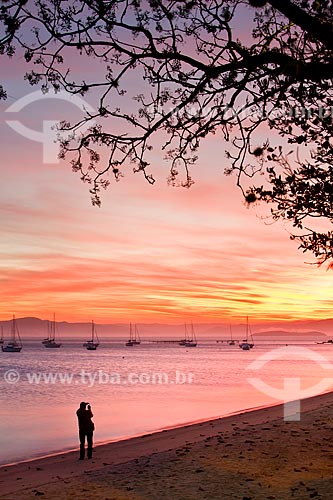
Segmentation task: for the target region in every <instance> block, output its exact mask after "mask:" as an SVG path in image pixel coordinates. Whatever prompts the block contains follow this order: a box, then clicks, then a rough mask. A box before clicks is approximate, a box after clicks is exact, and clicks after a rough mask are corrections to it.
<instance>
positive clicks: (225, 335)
mask: <svg viewBox="0 0 333 500" xmlns="http://www.w3.org/2000/svg"><path fill="white" fill-rule="evenodd" d="M323 321H326V320H323ZM327 321H328V322H332V324H333V320H327ZM16 323H17V326H18V328H19V331H20V334H21V335H22V336H23V337H42V338H44V337H46V336H47V335H48V325H49V323H50V322H49V320H44V319H40V318H35V317H23V318H17V319H16ZM313 323H314V324H317V323H318V321H313ZM95 324H96V328H97V332H98V335H99V336H100V337H124V338H127V336H128V335H129V323H127V324H126V323H111V324H98V323H95ZM324 324H325V325H327V324H328V323H327V322H326V323H324ZM329 324H330V323H329ZM137 325H138V328H139V331H140V334H141V336H142V337H145V338H146V339H148V338H151V339H154V338H159V339H162V338H164V339H167V338H172V337H176V338H182V337H183V336H184V324H183V323H181V324H162V323H137ZM306 325H307V328H306V327H305V326H306ZM0 326H2V327H3V330H4V335H5V337H8V335H9V333H10V328H11V320H6V321H0ZM194 326H195V331H196V334H197V336H204V337H206V338H216V339H220V340H223V339H229V338H230V335H231V333H230V325H229V323H198V324H195V325H194ZM265 326H266V328H265ZM311 326H312V325H311V320H309V321H307V322H304V321H303V322H302V329H299V330H297V329H296V323H295V322H291V324H290V328H288V327H289V324H286V322H280V323H279V322H275V323H269V324H268V325H267V324H266V325H264V324H262V323H261V324H260V323H257V324H251V331H252V333H253V335H254V336H255V337H261V338H263V337H267V338H270V339H271V338H272V337H274V338H289V339H290V338H292V337H293V338H295V340H297V339H301V338H306V339H307V340H327V337H328V336H329V335H330V333H329V332H328V333H325V332H323V331H320V330H316V329H314V328H313V327H312V328H311ZM56 329H57V332H58V334H59V336H60V337H74V338H75V337H76V338H86V337H87V338H89V336H90V333H91V323H90V322H79V323H70V322H67V321H59V322H57V321H56ZM245 332H246V324H245V323H240V324H236V325H233V326H232V336H233V338H234V339H238V340H240V339H242V338H243V337H244V336H245Z"/></svg>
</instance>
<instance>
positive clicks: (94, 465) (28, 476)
mask: <svg viewBox="0 0 333 500" xmlns="http://www.w3.org/2000/svg"><path fill="white" fill-rule="evenodd" d="M330 405H331V406H332V407H333V393H332V392H328V393H324V394H320V395H317V396H313V397H311V398H307V399H304V400H302V401H301V420H300V421H295V422H284V421H283V404H278V405H272V406H269V407H261V408H259V409H254V410H252V409H250V410H249V411H245V412H242V413H237V414H232V415H229V416H225V417H222V418H217V419H210V420H206V421H204V422H202V421H200V422H196V423H192V424H189V425H185V426H184V425H182V426H179V427H176V428H171V429H164V430H160V431H156V432H153V433H148V434H144V435H141V436H137V437H132V438H129V439H124V440H121V441H112V442H107V443H104V444H99V445H98V446H96V447H95V449H94V454H93V459H92V460H89V461H88V460H84V461H79V460H78V451H77V449H76V450H73V451H68V452H65V453H57V454H56V455H48V456H47V457H43V458H37V459H33V460H29V461H24V462H19V463H16V464H13V465H7V466H1V467H0V491H1V495H0V498H4V499H8V500H9V499H10V500H11V499H13V498H14V497H16V498H20V500H21V499H22V500H26V499H30V498H34V496H35V495H36V494H37V493H36V492H38V491H40V490H42V491H41V494H45V493H44V491H47V492H49V493H48V496H47V498H48V499H49V498H50V499H53V498H54V499H57V498H58V499H61V498H66V499H67V498H68V499H69V498H73V499H74V498H76V497H75V496H72V497H71V496H70V495H67V494H66V495H67V496H61V495H62V493H61V491H60V492H59V488H61V490H62V489H63V488H67V489H70V488H74V490H75V491H76V489H77V487H78V486H77V485H78V484H81V483H82V481H83V482H84V483H85V482H87V481H88V483H89V484H90V482H91V479H92V478H93V477H96V478H98V481H97V482H98V484H99V488H102V487H106V486H105V485H103V486H102V484H100V483H103V481H104V479H105V478H106V477H107V476H109V475H110V477H111V478H113V477H114V476H113V474H118V473H119V474H120V472H118V471H122V470H123V469H124V470H126V471H127V472H126V474H125V476H126V477H131V478H132V480H133V481H134V483H135V484H137V481H138V480H139V479H141V480H143V479H144V474H146V473H147V474H148V475H149V468H148V469H147V470H146V469H142V470H141V472H140V474H141V475H140V476H138V475H134V476H133V464H134V465H135V467H137V466H140V464H141V465H142V463H143V462H144V463H146V462H147V461H148V462H158V463H159V467H160V468H162V467H166V466H168V467H171V466H172V464H173V466H174V467H175V469H173V472H172V474H173V475H175V474H177V473H178V471H180V472H181V471H182V468H183V465H182V461H183V460H184V461H186V460H185V458H184V459H183V458H180V457H183V456H187V453H188V452H187V451H186V450H188V449H190V448H191V447H192V448H198V450H199V451H198V452H196V454H195V455H194V454H193V458H192V461H193V460H199V459H198V458H197V457H204V456H205V453H208V452H209V451H210V450H211V448H210V446H212V445H210V444H208V443H210V442H215V441H216V443H217V444H216V446H217V445H218V443H221V442H225V441H228V439H230V443H227V444H224V445H223V444H221V445H220V446H221V450H223V451H224V452H225V451H226V450H231V449H232V448H229V447H228V448H226V447H227V446H231V447H233V448H234V450H237V449H238V453H240V458H241V459H242V461H241V462H240V461H238V462H237V467H238V469H239V468H241V466H243V467H244V466H245V458H246V456H245V455H244V452H245V450H246V448H248V447H250V448H251V446H252V445H251V443H252V440H251V436H253V435H254V431H255V433H257V435H258V436H259V437H260V439H258V442H259V443H261V444H260V446H261V447H262V446H264V447H265V446H267V451H265V452H264V453H265V455H266V456H267V457H266V460H268V461H269V463H270V462H271V461H274V460H276V456H278V455H277V454H276V453H274V455H272V457H270V456H269V454H270V453H273V452H275V451H276V450H274V446H272V444H270V442H271V441H274V437H272V435H271V434H270V432H268V425H272V424H273V425H272V427H271V431H272V432H275V430H274V429H275V427H276V428H277V427H279V426H280V427H281V429H282V431H281V432H282V434H279V436H280V435H281V439H282V438H283V436H284V433H287V434H286V435H287V436H288V433H291V434H290V436H289V438H292V439H293V443H294V446H295V450H296V448H297V446H298V447H299V444H297V442H296V441H297V440H296V436H297V434H298V430H299V429H300V428H302V429H305V427H306V425H308V424H307V423H306V421H307V420H309V419H310V420H311V419H312V420H313V419H315V418H317V420H314V421H315V422H316V421H320V418H322V419H323V417H320V415H322V414H323V412H324V413H325V412H326V413H327V412H328V410H330ZM330 411H331V410H330ZM326 413H325V415H326ZM331 413H332V411H331ZM325 419H327V417H326V416H325ZM312 420H311V421H312ZM324 424H325V425H326V427H325V429H326V428H327V422H326V421H324ZM311 430H312V431H313V423H312V427H311V428H310V429H309V430H307V431H302V432H304V436H303V437H302V439H303V438H304V439H307V440H308V442H309V441H310V442H311V438H312V439H313V437H312V435H311ZM325 432H326V434H325V435H327V431H325ZM305 433H306V434H305ZM235 435H236V436H240V437H241V436H243V437H245V438H247V437H248V438H249V439H245V440H244V442H243V444H242V443H241V442H238V441H239V439H240V438H238V437H237V439H235V437H234V436H235ZM221 436H223V440H221ZM328 437H329V436H328ZM289 438H288V440H287V441H286V447H287V449H288V448H289V447H290V442H289ZM275 440H276V438H275ZM279 440H280V438H279V437H278V440H277V443H276V445H279V446H281V443H282V441H281V443H279ZM244 443H245V444H244ZM296 445H297V446H296ZM244 446H245V447H246V448H245V449H244ZM302 446H303V447H305V446H306V443H305V444H304V442H303V441H302ZM332 446H333V445H332ZM237 447H238V448H237ZM327 447H329V444H327ZM307 448H308V449H310V448H311V449H312V450H313V449H314V448H313V443H312V444H311V445H309V444H308V445H307ZM180 450H185V452H184V453H183V452H181V451H180ZM207 450H208V451H207ZM221 450H220V451H221ZM295 450H294V451H295ZM296 451H297V450H296ZM210 452H211V451H210ZM254 452H256V450H255V449H253V450H252V451H251V453H252V454H253V453H254ZM329 452H330V453H331V454H332V456H331V455H330V457H331V458H333V448H332V449H329ZM200 453H201V455H200ZM169 455H170V457H172V459H171V458H170V459H168V460H166V457H167V456H169ZM297 456H298V454H297ZM221 457H222V458H221ZM223 457H224V459H223ZM227 457H228V455H227V454H224V455H223V454H222V455H221V453H220V452H219V454H218V457H217V458H216V457H215V460H222V461H223V460H225V461H226V463H227V460H228V458H227ZM287 458H288V457H287ZM273 459H274V460H273ZM202 460H203V459H202ZM251 460H252V459H251ZM286 460H287V459H286ZM177 461H178V465H177ZM179 461H180V462H181V463H180V464H179ZM287 462H288V460H287ZM186 466H187V467H188V466H189V465H188V464H187V462H186ZM225 466H226V464H224V462H223V466H221V470H224V469H225ZM247 466H248V467H247V468H249V467H250V466H251V467H252V466H253V463H252V462H251V463H248V464H247ZM247 468H246V469H247ZM228 469H230V464H229V465H228V467H227V470H228ZM332 469H333V465H332ZM198 470H201V468H200V467H199V468H197V469H195V471H198ZM202 470H203V471H204V470H205V469H202ZM218 470H219V471H220V469H218ZM297 470H298V469H297ZM299 470H301V468H300V469H299ZM195 471H194V472H195ZM190 472H191V473H192V472H193V471H192V469H190ZM190 472H189V473H190ZM220 472H221V471H220ZM229 472H230V471H229ZM196 474H198V473H196ZM242 474H244V473H242ZM155 475H156V474H155ZM132 476H133V477H132ZM157 476H158V474H157ZM149 477H150V476H149ZM103 478H104V479H103ZM203 478H204V475H203V473H202V476H201V480H202V479H203ZM151 479H152V478H150V480H151ZM155 479H156V478H155ZM155 479H154V480H155ZM105 480H106V479H105ZM89 481H90V482H89ZM249 481H250V479H249ZM251 481H252V479H251ZM284 481H286V478H284ZM148 482H149V481H148ZM303 482H304V481H303ZM146 483H147V481H146V482H145V483H144V484H142V485H141V486H140V487H141V488H144V487H145V486H146ZM94 484H95V483H94ZM147 484H148V483H147ZM184 484H185V483H184ZM184 484H183V485H179V486H177V487H188V488H190V485H188V486H186V484H185V486H184ZM200 484H201V483H200ZM251 484H252V483H251ZM171 486H172V485H171ZM247 486H248V485H247ZM174 487H176V486H175V485H174ZM211 487H213V483H212V485H211ZM234 487H235V488H236V487H238V486H237V485H234ZM128 488H132V486H128ZM332 488H333V486H332ZM107 491H109V490H107ZM126 491H127V490H126ZM128 491H130V490H128ZM52 492H53V493H52ZM54 492H56V493H54ZM289 494H290V493H289ZM52 495H53V496H52ZM128 495H129V494H128V493H126V495H125V494H123V493H122V496H112V498H116V499H117V500H118V498H119V499H127V498H129V499H130V498H133V499H134V498H136V497H134V496H128ZM182 495H183V496H180V497H172V495H171V497H172V498H184V499H185V498H204V497H203V496H198V497H196V496H186V494H184V493H182ZM107 497H108V495H105V498H107ZM89 498H92V499H95V498H100V497H99V496H96V497H95V496H91V497H90V496H89ZM101 498H104V497H101ZM144 498H146V500H148V499H150V498H155V497H154V496H150V497H149V496H148V497H144ZM160 498H164V497H163V496H161V495H160ZM166 498H167V497H166ZM211 498H215V497H211ZM216 498H219V497H218V496H217V497H216ZM226 498H228V497H226ZM230 498H234V497H230ZM235 498H238V497H235ZM253 498H255V499H256V500H257V498H260V497H257V496H255V497H253ZM263 498H267V497H263ZM272 498H274V496H273V497H272ZM276 498H279V499H280V498H284V497H283V496H278V497H276ZM285 498H288V496H287V497H285ZM295 498H297V497H295ZM300 498H308V497H306V496H305V497H300ZM321 498H325V497H321ZM326 498H329V497H326Z"/></svg>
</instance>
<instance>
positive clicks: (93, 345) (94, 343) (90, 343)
mask: <svg viewBox="0 0 333 500" xmlns="http://www.w3.org/2000/svg"><path fill="white" fill-rule="evenodd" d="M98 346H99V338H98V335H97V332H96V328H95V323H94V322H93V321H92V322H91V339H90V340H87V342H85V343H84V344H83V347H86V348H87V350H88V351H96V349H97V347H98Z"/></svg>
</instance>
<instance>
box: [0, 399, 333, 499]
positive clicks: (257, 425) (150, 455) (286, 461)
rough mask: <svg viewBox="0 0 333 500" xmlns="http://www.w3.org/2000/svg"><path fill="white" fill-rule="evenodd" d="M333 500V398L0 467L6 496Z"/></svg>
mask: <svg viewBox="0 0 333 500" xmlns="http://www.w3.org/2000/svg"><path fill="white" fill-rule="evenodd" d="M36 497H41V498H45V499H48V500H63V499H64V500H65V499H66V500H81V499H82V500H83V499H91V500H164V499H165V500H194V499H214V500H215V499H216V500H222V499H223V500H224V499H225V500H229V499H230V500H231V499H238V500H250V499H253V500H262V499H278V500H292V499H298V500H304V499H307V498H315V499H319V498H320V499H325V500H330V499H332V498H333V393H328V394H323V395H320V396H316V397H313V398H309V399H306V400H303V401H302V403H301V418H300V420H299V421H288V422H287V421H284V419H283V406H282V405H279V406H273V407H270V408H263V409H259V410H255V411H251V412H246V413H242V414H238V415H233V416H229V417H225V418H221V419H216V420H211V421H208V422H201V423H197V424H193V425H189V426H185V427H180V428H176V429H170V430H166V431H162V432H158V433H154V434H148V435H145V436H142V437H137V438H132V439H128V440H125V441H120V442H114V443H109V444H105V445H101V446H98V447H96V448H95V450H94V454H93V459H92V460H84V461H79V460H78V452H77V451H75V452H70V453H64V454H59V455H55V456H50V457H46V458H43V459H38V460H33V461H31V462H25V463H20V464H16V465H12V466H4V467H1V468H0V498H1V499H6V500H9V499H10V500H28V499H32V498H36Z"/></svg>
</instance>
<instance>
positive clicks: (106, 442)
mask: <svg viewBox="0 0 333 500" xmlns="http://www.w3.org/2000/svg"><path fill="white" fill-rule="evenodd" d="M275 406H281V403H272V404H271V405H260V406H254V407H251V408H244V409H243V410H239V411H234V412H230V413H226V414H225V415H218V416H213V417H208V418H203V419H199V420H191V421H189V422H184V423H180V424H174V425H167V426H165V427H163V428H158V429H155V430H150V431H148V430H147V431H146V432H142V433H139V434H132V435H128V436H120V437H118V438H114V439H106V440H103V441H96V442H95V443H94V449H95V450H96V449H97V448H99V447H101V446H107V445H110V444H113V443H121V442H123V441H131V440H132V439H136V438H142V437H145V436H151V435H154V434H159V433H161V432H167V431H171V430H175V429H182V428H186V427H192V426H195V425H199V424H204V423H206V422H215V421H217V420H222V419H225V418H229V417H233V416H236V415H244V414H247V413H251V412H255V411H259V410H263V409H265V408H272V407H275ZM78 451H79V446H76V447H75V448H73V447H70V448H64V449H62V450H55V451H50V452H49V453H44V454H41V455H36V456H33V457H27V458H22V459H19V460H15V461H13V462H6V463H3V464H1V463H0V471H1V469H2V468H4V467H12V466H16V465H20V464H27V463H29V464H30V463H31V462H35V461H37V460H45V459H49V458H52V457H56V456H59V455H67V454H69V453H78Z"/></svg>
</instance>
